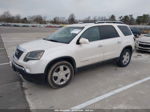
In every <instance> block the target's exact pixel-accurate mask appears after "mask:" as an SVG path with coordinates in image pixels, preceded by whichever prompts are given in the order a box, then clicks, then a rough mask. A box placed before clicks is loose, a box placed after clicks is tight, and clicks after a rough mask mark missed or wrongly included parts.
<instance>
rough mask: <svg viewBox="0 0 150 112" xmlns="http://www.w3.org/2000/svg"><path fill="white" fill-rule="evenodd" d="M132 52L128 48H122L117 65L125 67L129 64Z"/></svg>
mask: <svg viewBox="0 0 150 112" xmlns="http://www.w3.org/2000/svg"><path fill="white" fill-rule="evenodd" d="M131 56H132V52H131V50H130V49H124V50H123V51H122V53H121V55H120V57H119V58H118V59H117V65H118V66H119V67H126V66H128V65H129V63H130V61H131Z"/></svg>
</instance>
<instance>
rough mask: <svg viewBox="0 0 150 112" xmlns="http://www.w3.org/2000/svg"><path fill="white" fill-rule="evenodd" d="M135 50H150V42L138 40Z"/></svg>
mask: <svg viewBox="0 0 150 112" xmlns="http://www.w3.org/2000/svg"><path fill="white" fill-rule="evenodd" d="M136 50H138V51H145V52H150V43H147V42H139V43H137V44H136Z"/></svg>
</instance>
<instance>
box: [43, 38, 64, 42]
mask: <svg viewBox="0 0 150 112" xmlns="http://www.w3.org/2000/svg"><path fill="white" fill-rule="evenodd" d="M43 39H44V40H47V41H52V42H59V41H57V40H52V39H48V38H43ZM59 43H61V42H59Z"/></svg>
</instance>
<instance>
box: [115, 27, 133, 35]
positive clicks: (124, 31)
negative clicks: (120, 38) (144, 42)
mask: <svg viewBox="0 0 150 112" xmlns="http://www.w3.org/2000/svg"><path fill="white" fill-rule="evenodd" d="M118 27H119V29H120V30H121V31H122V33H123V34H124V35H125V36H129V35H132V33H131V31H130V29H129V28H128V27H127V26H118Z"/></svg>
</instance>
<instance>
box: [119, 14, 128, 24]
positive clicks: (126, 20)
mask: <svg viewBox="0 0 150 112" xmlns="http://www.w3.org/2000/svg"><path fill="white" fill-rule="evenodd" d="M120 21H122V22H124V23H126V24H129V23H130V18H129V16H128V15H126V16H124V17H120Z"/></svg>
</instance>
